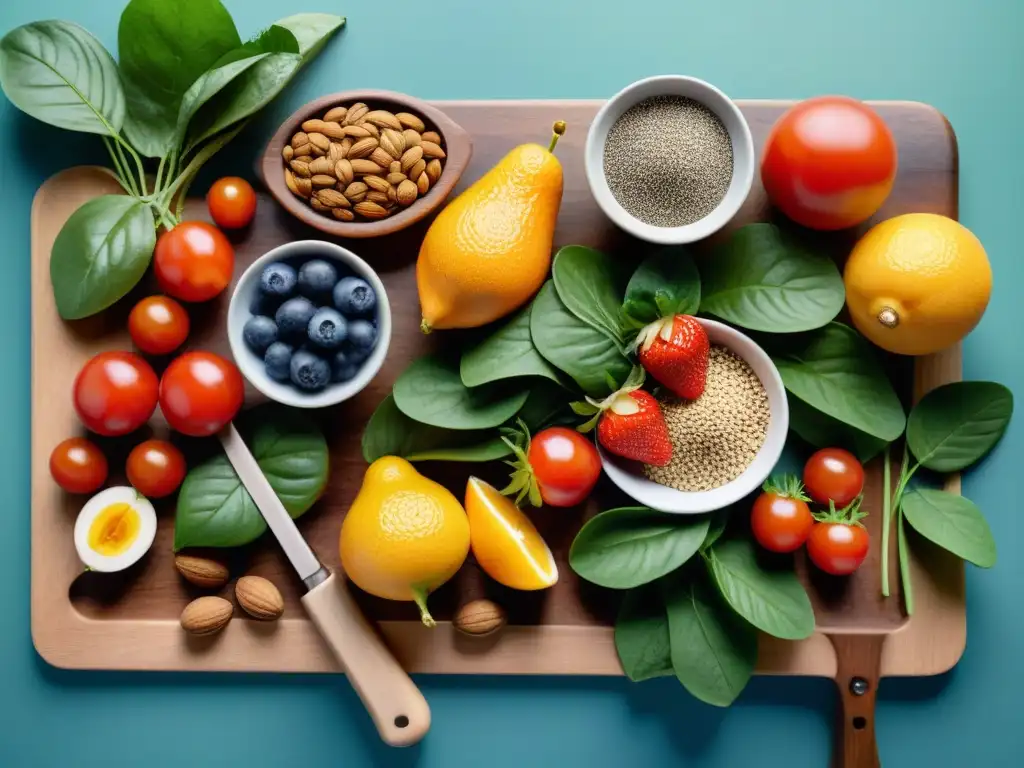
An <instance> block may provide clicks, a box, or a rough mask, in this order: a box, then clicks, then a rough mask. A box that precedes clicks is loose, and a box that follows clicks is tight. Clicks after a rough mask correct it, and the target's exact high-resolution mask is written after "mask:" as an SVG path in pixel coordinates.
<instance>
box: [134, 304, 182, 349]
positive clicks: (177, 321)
mask: <svg viewBox="0 0 1024 768" xmlns="http://www.w3.org/2000/svg"><path fill="white" fill-rule="evenodd" d="M188 328H189V322H188V312H186V311H185V308H184V307H183V306H181V304H179V303H178V302H176V301H175V300H174V299H172V298H170V297H168V296H147V297H146V298H144V299H143V300H142V301H140V302H139V303H138V304H136V305H135V306H134V307H132V311H131V314H129V315H128V333H130V334H131V337H132V341H133V342H135V346H136V347H138V348H139V349H141V350H142V351H143V352H145V353H147V354H150V355H166V354H170V353H171V352H173V351H174V350H176V349H177V348H178V347H180V346H181V345H182V344H184V343H185V339H186V338H188Z"/></svg>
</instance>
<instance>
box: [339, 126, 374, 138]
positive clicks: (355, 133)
mask: <svg viewBox="0 0 1024 768" xmlns="http://www.w3.org/2000/svg"><path fill="white" fill-rule="evenodd" d="M345 135H346V136H349V137H351V138H353V139H366V138H369V136H370V132H369V131H368V130H366V129H365V128H363V127H362V126H361V125H346V126H345Z"/></svg>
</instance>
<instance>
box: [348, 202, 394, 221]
mask: <svg viewBox="0 0 1024 768" xmlns="http://www.w3.org/2000/svg"><path fill="white" fill-rule="evenodd" d="M355 209H356V213H358V214H359V215H360V216H362V217H363V218H365V219H383V218H385V217H386V216H387V215H388V209H387V208H385V207H384V206H382V205H378V204H377V203H372V202H370V201H369V200H365V201H363V202H361V203H356V205H355Z"/></svg>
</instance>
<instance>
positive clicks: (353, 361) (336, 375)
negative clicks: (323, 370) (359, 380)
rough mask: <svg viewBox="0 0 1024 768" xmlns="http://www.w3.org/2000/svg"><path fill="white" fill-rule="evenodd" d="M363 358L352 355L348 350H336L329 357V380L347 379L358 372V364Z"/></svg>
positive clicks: (339, 380) (340, 380)
mask: <svg viewBox="0 0 1024 768" xmlns="http://www.w3.org/2000/svg"><path fill="white" fill-rule="evenodd" d="M364 359H365V357H359V358H355V357H353V355H352V353H351V352H350V351H346V350H344V349H341V350H338V351H337V352H335V353H334V357H333V358H332V359H331V381H333V382H342V381H348V380H349V379H351V378H352V377H353V376H355V375H356V374H357V373H358V372H359V364H360V363H361V362H363V360H364Z"/></svg>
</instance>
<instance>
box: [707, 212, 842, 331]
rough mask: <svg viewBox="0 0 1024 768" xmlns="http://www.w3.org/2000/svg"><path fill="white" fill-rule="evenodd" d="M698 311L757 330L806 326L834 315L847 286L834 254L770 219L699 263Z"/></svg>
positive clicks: (736, 235) (739, 232) (745, 230)
mask: <svg viewBox="0 0 1024 768" xmlns="http://www.w3.org/2000/svg"><path fill="white" fill-rule="evenodd" d="M700 276H701V280H702V281H703V287H702V290H703V295H702V297H701V301H700V310H701V312H707V313H709V314H712V315H715V316H717V317H720V318H722V319H723V320H727V321H728V322H730V323H733V324H735V325H738V326H741V327H743V328H750V329H752V330H755V331H769V332H771V333H793V332H795V331H808V330H811V329H814V328H820V327H821V326H823V325H825V324H826V323H828V322H829V321H830V320H832V319H833V318H834V317H835V316H836V315H837V314H839V311H840V310H841V309H842V308H843V302H844V301H845V300H846V291H845V289H844V287H843V278H842V276H841V275H840V274H839V270H838V269H837V268H836V265H835V263H834V262H833V261H832V259H830V258H828V257H827V256H821V255H818V254H815V253H811V252H810V251H808V250H806V249H805V248H803V247H802V246H800V245H799V244H797V243H796V242H795V241H794V240H793V239H792V238H791V237H790V236H788V235H786V234H784V233H783V232H782V231H781V230H779V228H778V227H776V226H774V225H772V224H750V225H748V226H745V227H741V228H740V229H738V230H736V232H735V233H734V234H733V236H732V238H731V239H730V240H729V241H728V242H726V243H725V244H723V245H722V246H720V247H719V248H717V249H716V250H715V252H714V253H713V254H712V255H711V256H710V257H709V258H708V259H705V260H704V261H703V262H702V263H701V265H700Z"/></svg>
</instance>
